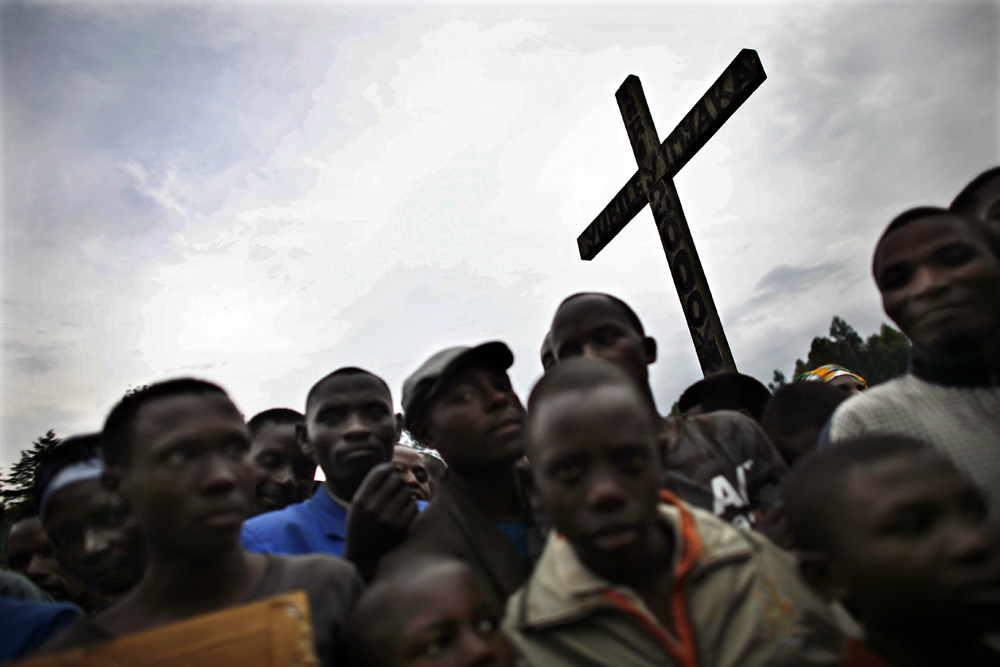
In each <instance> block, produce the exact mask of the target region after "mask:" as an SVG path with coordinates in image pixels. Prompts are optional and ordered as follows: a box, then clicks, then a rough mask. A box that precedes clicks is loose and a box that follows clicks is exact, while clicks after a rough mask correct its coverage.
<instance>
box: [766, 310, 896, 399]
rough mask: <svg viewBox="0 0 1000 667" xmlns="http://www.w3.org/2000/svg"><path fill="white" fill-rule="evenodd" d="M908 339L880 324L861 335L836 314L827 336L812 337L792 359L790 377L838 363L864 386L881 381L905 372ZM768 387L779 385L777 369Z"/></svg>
mask: <svg viewBox="0 0 1000 667" xmlns="http://www.w3.org/2000/svg"><path fill="white" fill-rule="evenodd" d="M909 353H910V341H909V340H907V338H906V336H904V335H903V334H902V333H901V332H900V331H897V330H896V329H893V328H892V327H890V326H889V325H888V324H883V325H882V328H881V330H880V331H879V332H878V333H875V334H872V335H871V336H869V337H868V339H867V340H865V339H862V338H861V336H860V335H859V334H858V332H857V331H855V330H854V328H853V327H852V326H851V325H849V324H848V323H847V322H845V321H844V320H843V319H841V318H840V317H838V316H834V318H833V321H832V322H831V323H830V334H829V337H819V336H817V337H816V338H813V340H812V345H811V346H810V347H809V356H808V357H807V358H806V360H805V361H803V360H801V359H796V361H795V371H794V373H793V374H792V377H793V378H795V377H798V376H799V375H800V374H801V373H804V372H806V371H808V370H812V369H814V368H817V367H819V366H823V365H824V364H838V365H840V366H843V367H844V368H846V369H848V370H850V371H853V372H854V373H857V374H858V375H860V376H861V377H863V378H864V379H865V380H866V381H867V382H868V386H874V385H877V384H881V383H883V382H885V381H887V380H891V379H892V378H894V377H897V376H899V375H902V374H903V373H905V372H906V367H907V364H908V360H909ZM774 374H775V375H774V380H775V382H774V383H772V384H770V385H768V386H769V387H770V388H771V390H772V391H774V390H775V389H777V388H778V387H780V386H781V384H780V383H778V380H779V376H780V379H781V380H782V381H784V374H782V373H781V371H778V370H775V371H774Z"/></svg>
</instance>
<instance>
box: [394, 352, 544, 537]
mask: <svg viewBox="0 0 1000 667" xmlns="http://www.w3.org/2000/svg"><path fill="white" fill-rule="evenodd" d="M411 432H412V433H413V435H414V437H416V438H417V440H419V441H420V442H421V443H422V444H424V445H426V446H428V447H431V448H434V449H437V450H438V451H439V452H441V455H442V456H443V457H444V459H445V461H446V462H447V463H448V479H449V480H450V482H451V483H452V484H454V485H455V486H456V487H457V488H458V489H459V490H460V491H461V492H462V493H464V494H466V495H467V496H469V498H471V499H472V501H473V502H474V503H475V504H476V506H477V507H479V508H480V509H481V510H483V511H484V512H485V513H486V514H487V516H489V517H490V518H491V519H493V520H494V521H509V522H514V521H523V520H524V510H523V508H522V506H521V502H520V499H519V495H518V490H517V484H516V482H515V477H514V473H513V465H514V463H515V462H516V461H517V460H518V459H519V458H520V457H521V456H522V454H523V453H524V408H523V407H522V406H521V401H520V399H518V397H517V394H515V393H514V389H513V388H512V387H511V385H510V378H508V377H507V373H506V371H504V370H502V369H496V368H490V367H488V366H483V365H474V366H469V367H466V368H461V369H458V370H456V371H455V372H454V373H452V375H451V377H450V378H449V379H448V381H447V382H446V383H445V384H444V386H443V387H442V388H441V390H440V391H439V392H438V394H437V395H436V396H435V397H434V398H433V400H432V401H431V403H430V405H429V406H428V408H427V411H426V413H425V415H424V416H423V418H422V419H421V421H420V422H418V423H417V424H414V427H413V430H412V431H411Z"/></svg>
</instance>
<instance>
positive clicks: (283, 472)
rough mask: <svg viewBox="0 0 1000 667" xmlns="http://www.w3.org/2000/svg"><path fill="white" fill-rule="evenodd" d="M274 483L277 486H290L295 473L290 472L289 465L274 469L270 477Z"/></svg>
mask: <svg viewBox="0 0 1000 667" xmlns="http://www.w3.org/2000/svg"><path fill="white" fill-rule="evenodd" d="M272 479H273V480H274V483H275V484H277V485H278V486H290V485H292V484H294V483H295V474H294V473H293V472H292V466H291V465H284V466H281V467H280V468H278V469H277V470H275V471H274V475H273V477H272Z"/></svg>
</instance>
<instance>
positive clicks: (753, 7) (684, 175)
mask: <svg viewBox="0 0 1000 667" xmlns="http://www.w3.org/2000/svg"><path fill="white" fill-rule="evenodd" d="M0 12H2V13H0V19H2V24H0V40H2V41H0V44H2V47H0V48H2V52H0V56H2V76H3V78H2V99H3V107H2V112H3V116H2V131H3V134H2V151H3V226H2V230H3V234H2V244H3V245H2V248H3V257H2V259H3V273H2V279H3V284H2V289H3V309H2V318H3V322H2V324H3V329H2V331H3V371H2V380H3V386H2V389H3V401H2V417H3V422H2V438H3V441H2V451H0V466H2V467H3V468H4V469H5V470H6V469H9V465H10V463H11V462H12V461H14V460H16V458H17V456H18V452H19V451H20V450H21V449H24V448H27V447H28V446H29V445H30V443H31V441H32V440H34V439H35V438H36V437H38V436H39V435H41V434H42V433H44V432H45V431H47V430H48V429H55V431H56V432H57V434H58V435H61V436H65V435H69V434H72V433H77V432H81V431H88V430H96V429H98V428H99V427H100V426H101V424H102V423H103V420H104V417H105V415H106V414H107V411H108V410H109V409H110V407H111V406H112V405H113V404H114V402H115V401H116V400H117V399H119V398H120V397H121V395H122V394H123V392H125V391H126V389H128V387H129V386H137V385H141V384H145V383H151V382H153V381H156V380H161V379H166V378H170V377H176V376H182V375H194V376H198V377H204V378H207V379H210V380H213V381H216V382H218V383H220V384H222V385H223V386H224V387H226V388H227V389H228V390H229V391H230V393H231V395H232V397H233V398H234V400H235V401H236V403H237V405H238V406H239V407H240V408H241V409H242V410H243V412H244V413H245V414H246V415H247V416H248V417H249V416H251V415H253V414H255V413H256V412H258V411H260V410H263V409H266V408H271V407H292V408H296V409H299V410H301V409H302V408H303V403H304V400H305V395H306V392H307V391H308V389H309V387H310V386H311V385H312V384H313V382H315V381H316V380H317V379H319V378H320V377H321V376H323V375H324V374H326V373H327V372H329V371H331V370H333V369H335V368H338V367H340V366H345V365H355V366H362V367H364V368H367V369H370V370H371V371H373V372H375V373H377V374H380V375H381V376H382V377H384V378H385V379H386V381H387V382H388V383H389V385H390V386H391V387H392V388H393V390H394V392H395V394H396V399H397V401H398V394H399V390H400V388H401V386H402V381H403V379H404V378H405V377H406V376H407V375H408V374H409V373H410V372H411V371H412V370H414V369H415V368H416V367H417V366H418V365H419V364H420V363H421V362H422V361H423V360H424V359H425V358H426V357H427V356H429V355H430V354H432V353H434V352H436V351H437V350H439V349H441V348H443V347H448V346H452V345H457V344H476V343H479V342H483V341H486V340H492V339H499V340H503V341H506V342H507V343H508V344H509V345H510V346H511V348H512V349H513V351H514V354H515V365H514V367H513V368H512V371H511V376H512V378H513V381H514V384H515V387H516V388H517V390H518V391H519V393H520V394H521V395H522V397H525V396H526V395H527V393H528V391H529V390H530V388H531V386H532V384H533V383H534V381H535V380H536V379H537V378H538V377H539V375H540V374H541V365H540V363H539V359H538V349H539V346H540V344H541V340H542V337H543V336H544V334H545V332H546V331H547V329H548V325H549V322H550V321H551V317H552V314H553V311H554V309H555V307H556V305H557V304H558V302H559V301H560V300H562V299H563V298H564V297H566V296H568V295H569V294H571V293H573V292H576V291H581V290H600V291H606V292H611V293H614V294H616V295H618V296H620V297H622V298H624V299H625V300H626V301H628V302H629V303H630V304H632V305H633V306H634V307H635V309H636V311H637V312H638V313H639V315H640V317H641V318H642V319H643V321H644V323H645V324H646V326H647V329H648V330H649V332H650V333H651V334H652V335H653V336H654V337H656V338H657V340H658V342H659V349H660V357H659V360H658V361H657V363H656V364H655V365H654V366H653V367H652V372H651V380H652V383H653V387H654V390H655V394H656V398H657V401H658V403H659V407H660V409H661V410H662V411H664V412H666V411H668V410H669V409H670V406H671V404H672V403H673V401H674V400H676V398H677V396H678V395H679V394H680V392H681V391H682V390H683V389H684V388H685V387H686V386H687V385H689V384H691V383H692V382H694V381H696V380H697V379H699V378H700V377H701V373H700V370H699V367H698V364H697V359H696V357H695V354H694V348H693V346H692V344H691V340H690V336H689V334H688V332H687V329H686V326H685V324H684V321H683V314H682V311H681V307H680V304H679V302H678V300H677V296H676V293H675V291H674V288H673V285H672V282H671V280H670V277H669V272H668V268H667V265H666V261H665V260H664V257H663V251H662V249H661V248H660V246H659V242H658V240H657V236H656V231H655V226H654V224H653V221H652V216H651V214H650V213H649V210H648V208H647V209H645V210H644V211H643V212H642V213H641V214H640V215H639V216H638V217H637V218H636V219H635V220H634V221H633V222H632V223H631V224H630V225H629V226H628V228H626V230H625V231H624V232H623V233H622V234H620V235H619V237H618V238H616V239H615V240H614V241H613V242H612V243H611V244H610V245H609V246H608V247H607V248H606V249H605V250H604V251H603V252H602V253H601V254H600V255H599V256H598V257H597V258H596V259H594V260H593V261H591V262H583V261H581V260H580V259H579V255H578V251H577V246H576V237H577V235H578V234H579V233H580V232H581V231H582V230H583V229H584V228H585V227H586V225H587V224H589V223H590V221H591V220H592V219H593V218H594V217H595V216H596V215H597V214H598V213H599V212H600V211H601V209H602V208H603V207H604V205H605V204H606V203H607V202H608V201H609V200H610V199H611V197H612V196H613V195H614V194H615V193H616V192H617V191H618V189H619V188H620V187H621V186H622V185H623V184H624V183H625V181H626V179H627V178H628V177H629V176H630V175H631V174H632V173H633V172H634V171H635V168H636V165H635V162H634V159H633V156H632V152H631V149H630V148H629V144H628V138H627V135H626V133H625V130H624V127H623V125H622V121H621V117H620V114H619V111H618V107H617V104H616V102H615V98H614V92H615V90H616V89H617V88H618V86H619V85H620V84H621V82H622V81H623V80H624V79H625V77H626V76H627V75H628V74H636V75H638V76H639V77H640V78H641V80H642V83H643V87H644V89H645V93H646V97H647V99H648V101H649V107H650V109H651V111H652V114H653V117H654V120H655V122H656V124H657V129H658V131H659V133H660V137H661V139H662V138H663V137H664V136H666V134H667V133H668V132H669V131H670V130H671V129H673V127H674V126H675V125H676V124H677V122H678V121H680V119H681V118H682V117H683V115H684V114H685V113H686V112H687V111H688V109H690V108H691V107H692V106H693V105H694V103H695V102H696V101H697V100H698V98H699V97H700V96H701V95H703V94H704V92H705V91H706V90H707V88H708V87H709V85H710V84H711V83H712V82H713V81H714V80H715V78H716V77H717V76H718V75H719V74H720V73H721V72H722V70H723V69H724V68H725V67H726V65H728V64H729V62H730V61H731V60H732V59H733V58H734V57H735V56H736V54H737V53H738V52H739V51H740V49H742V48H752V49H755V50H756V51H757V52H758V54H759V56H760V59H761V62H762V63H763V67H764V69H765V71H766V72H767V77H768V78H767V81H765V82H764V83H763V85H761V87H760V88H759V89H758V90H757V92H755V93H754V94H753V95H752V96H751V97H750V99H749V100H748V101H747V102H746V103H745V104H744V105H743V107H742V108H741V109H740V110H738V111H737V112H736V114H735V115H734V116H733V118H732V119H730V120H729V121H728V122H727V123H726V125H725V126H724V127H723V128H722V129H721V130H720V131H719V132H718V134H717V135H716V136H715V137H714V138H713V139H712V140H711V141H709V143H708V144H707V145H706V147H705V148H703V149H702V150H701V151H700V152H699V153H698V154H697V155H696V156H695V157H694V158H693V159H692V160H691V161H690V163H689V164H688V165H687V166H685V167H684V169H683V170H682V171H681V172H680V174H679V175H678V176H677V178H676V179H675V183H676V186H677V190H678V192H679V195H680V198H681V202H682V203H683V206H684V210H685V213H686V216H687V218H688V220H689V222H690V224H691V228H692V234H693V236H694V239H695V242H696V243H697V246H698V250H699V252H700V254H701V258H702V261H703V264H704V267H705V272H706V274H707V277H708V280H709V283H710V285H711V287H712V290H713V293H714V297H715V302H716V304H717V305H718V307H719V310H720V314H721V318H722V322H723V324H724V325H725V329H726V333H727V335H728V338H729V342H730V345H731V347H732V350H733V354H734V356H735V358H736V362H737V365H738V366H739V368H740V370H741V371H742V372H745V373H749V374H751V375H754V376H756V377H757V378H759V379H761V380H762V381H764V382H767V381H768V380H770V378H771V372H772V370H773V369H775V368H779V369H781V370H783V371H784V372H785V373H789V372H790V370H791V369H792V367H793V366H794V363H795V360H796V358H805V356H806V354H807V353H808V350H809V343H810V341H811V339H812V338H813V337H814V336H817V335H825V334H826V332H827V330H828V328H829V324H830V320H831V318H832V317H833V315H841V316H842V317H844V318H845V319H846V320H847V321H848V322H849V323H850V324H852V325H853V326H854V327H855V328H856V329H858V331H859V333H861V334H862V335H863V336H867V335H868V334H871V333H872V332H874V331H876V330H877V329H878V327H879V326H880V324H881V323H882V322H883V321H886V320H885V317H884V315H883V313H882V310H881V307H880V303H879V299H878V294H877V291H876V289H875V287H874V284H873V282H872V279H871V275H870V268H869V265H870V258H871V252H872V248H873V244H874V241H875V240H876V238H877V237H878V235H879V233H880V232H881V230H882V228H883V227H884V226H885V225H886V224H887V223H888V221H889V220H890V219H891V218H892V217H893V216H894V215H895V214H897V213H899V212H901V211H902V210H904V209H906V208H909V207H911V206H916V205H921V204H936V205H946V204H947V203H948V202H949V201H950V200H951V198H952V197H953V196H954V195H955V194H956V193H957V192H958V190H959V189H961V187H962V186H963V185H964V184H965V183H966V182H968V181H969V180H971V179H972V178H973V177H974V176H975V175H976V174H978V173H979V172H981V171H983V170H984V169H986V168H988V167H990V166H993V165H994V164H996V163H998V162H1000V159H998V158H1000V155H998V153H1000V150H998V118H1000V108H998V107H1000V104H998V48H997V43H998V33H1000V18H998V6H997V4H996V3H995V2H994V3H973V2H935V3H918V2H908V3H892V4H888V3H877V2H857V3H850V4H847V3H843V2H837V3H818V2H811V3H792V2H788V3H783V2H767V3H763V2H754V3H750V2H741V3H732V4H727V3H710V2H698V3H694V2H691V3H669V2H657V3H639V4H626V3H621V2H616V3H607V4H601V3H587V4H572V5H571V4H567V3H558V4H549V5H539V4H535V3H513V4H511V3H505V4H503V5H491V4H481V3H480V4H471V5H462V6H457V5H432V4H418V3H403V4H392V5H389V4H386V5H369V4H322V5H320V4H288V3H278V2H270V3H267V2H265V3H257V4H252V5H250V4H222V3H210V4H176V3H133V4H126V3H100V4H98V3H93V4H91V3H77V2H71V3H40V2H31V3H20V2H7V3H4V5H3V7H2V10H0Z"/></svg>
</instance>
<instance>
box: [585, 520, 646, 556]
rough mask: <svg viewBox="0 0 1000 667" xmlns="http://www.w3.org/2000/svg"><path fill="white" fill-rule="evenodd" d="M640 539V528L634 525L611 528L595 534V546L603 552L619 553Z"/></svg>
mask: <svg viewBox="0 0 1000 667" xmlns="http://www.w3.org/2000/svg"><path fill="white" fill-rule="evenodd" d="M638 539H639V528H638V527H637V526H632V525H624V526H609V527H607V528H602V529H600V530H598V531H597V532H596V533H594V539H593V542H594V546H596V547H597V548H598V549H600V550H601V551H618V550H619V549H624V548H625V547H628V546H631V545H632V544H634V543H635V542H636V540H638Z"/></svg>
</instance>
